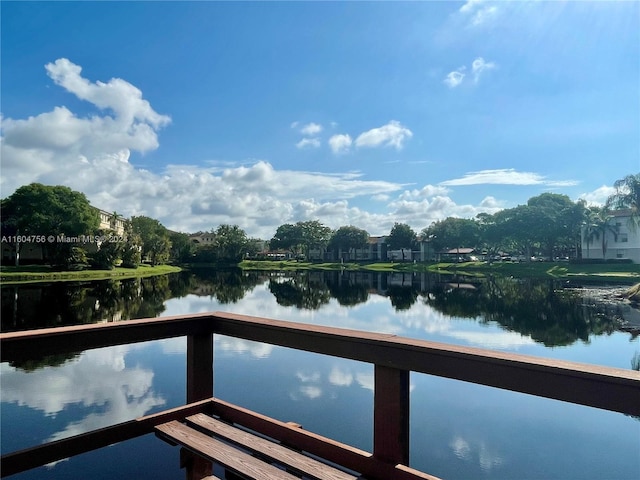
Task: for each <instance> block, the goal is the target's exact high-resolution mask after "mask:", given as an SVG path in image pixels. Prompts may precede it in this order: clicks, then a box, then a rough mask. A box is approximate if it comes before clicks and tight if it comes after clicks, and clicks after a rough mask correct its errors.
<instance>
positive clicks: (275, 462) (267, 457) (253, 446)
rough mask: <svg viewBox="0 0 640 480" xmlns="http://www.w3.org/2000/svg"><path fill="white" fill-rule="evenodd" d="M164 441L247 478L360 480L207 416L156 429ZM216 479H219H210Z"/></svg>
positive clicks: (300, 453)
mask: <svg viewBox="0 0 640 480" xmlns="http://www.w3.org/2000/svg"><path fill="white" fill-rule="evenodd" d="M155 431H156V435H157V436H159V437H160V438H162V439H163V440H165V441H167V442H169V443H171V444H175V445H181V446H182V447H184V448H186V449H187V450H189V451H191V452H193V453H195V454H197V455H199V456H201V457H202V458H205V459H207V460H209V461H212V462H215V463H218V464H220V465H222V466H223V467H224V468H225V469H227V470H229V471H231V472H233V473H235V474H237V475H240V476H241V477H243V478H248V479H255V480H271V479H273V480H299V479H300V478H305V479H306V478H308V479H315V480H356V479H358V478H360V477H359V476H357V475H354V474H350V473H347V472H345V471H342V470H339V469H337V468H334V467H333V466H331V465H328V464H327V463H323V462H321V461H319V460H317V459H316V458H312V457H310V456H309V455H306V454H304V453H302V452H299V451H296V450H293V449H291V448H288V447H286V446H284V445H282V444H280V443H276V442H275V441H272V440H270V439H267V438H265V437H261V436H259V435H256V434H255V433H252V432H249V431H247V430H245V429H243V428H241V427H238V426H234V425H231V424H229V423H225V422H223V421H221V420H219V419H217V418H214V417H212V416H209V415H205V414H204V413H198V414H196V415H192V416H189V417H187V418H185V421H184V423H182V422H179V421H176V420H173V421H171V422H167V423H164V424H161V425H158V426H156V427H155ZM208 478H216V477H208Z"/></svg>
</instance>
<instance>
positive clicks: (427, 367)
mask: <svg viewBox="0 0 640 480" xmlns="http://www.w3.org/2000/svg"><path fill="white" fill-rule="evenodd" d="M213 334H219V335H226V336H232V337H238V338H243V339H247V340H254V341H258V342H263V343H268V344H273V345H280V346H285V347H290V348H294V349H298V350H304V351H309V352H315V353H320V354H325V355H331V356H336V357H342V358H347V359H352V360H358V361H362V362H367V363H371V364H373V365H374V366H375V380H376V381H375V387H374V388H375V391H374V452H373V458H374V459H375V461H376V462H382V463H386V464H389V465H395V464H396V463H397V464H405V465H406V464H408V452H409V430H408V428H409V389H408V375H409V372H412V371H413V372H418V373H425V374H431V375H438V376H441V377H446V378H452V379H457V380H462V381H467V382H473V383H477V384H481V385H487V386H492V387H498V388H502V389H507V390H512V391H516V392H522V393H527V394H532V395H537V396H541V397H547V398H551V399H556V400H562V401H568V402H571V403H576V404H581V405H587V406H591V407H597V408H602V409H606V410H611V411H616V412H621V413H625V414H628V415H640V372H637V371H633V370H624V369H619V368H611V367H604V366H597V365H587V364H581V363H576V362H568V361H562V360H553V359H545V358H539V357H533V356H526V355H520V354H514V353H506V352H496V351H490V350H485V349H479V348H472V347H462V346H455V345H448V344H442V343H436V342H430V341H425V340H416V339H411V338H406V337H398V336H396V335H393V334H385V333H374V332H364V331H357V330H347V329H342V328H335V327H325V326H318V325H308V324H302V323H294V322H284V321H280V320H273V319H266V318H259V317H249V316H245V315H238V314H232V313H222V312H214V313H204V314H195V315H183V316H174V317H164V318H153V319H142V320H129V321H123V322H117V323H108V324H92V325H81V326H71V327H61V328H51V329H42V330H31V331H21V332H9V333H1V334H0V352H1V360H2V361H5V362H6V361H17V360H23V359H30V358H33V357H38V356H43V355H50V354H53V353H65V352H73V351H83V350H88V349H92V348H99V347H106V346H113V345H122V344H128V343H135V342H142V341H149V340H156V339H162V338H170V337H179V336H187V337H188V352H187V400H188V402H197V401H199V400H203V399H205V398H208V397H211V396H212V395H213V365H212V363H213V358H212V357H213V341H212V335H213ZM145 425H146V427H145V429H142V430H144V431H145V433H146V432H148V426H149V425H151V423H149V422H147V423H146V424H145ZM142 430H141V429H140V427H139V426H136V427H135V428H133V427H125V428H123V429H122V430H120V429H118V428H115V429H114V428H112V429H105V431H104V434H103V435H101V433H100V432H99V431H96V432H89V433H87V434H83V435H85V438H87V437H86V436H89V437H91V438H92V439H94V440H95V441H94V444H95V445H101V444H102V443H101V442H104V441H107V440H108V441H109V442H110V443H113V442H114V441H115V440H114V437H115V436H117V435H115V432H127V435H125V436H123V437H122V438H120V440H125V439H128V438H131V436H132V435H133V434H138V432H141V431H142ZM376 432H378V433H376ZM107 434H108V437H107ZM140 434H142V433H140ZM376 435H377V440H376V438H375V436H376ZM102 436H105V438H106V439H107V440H105V439H102ZM389 438H393V439H394V440H393V441H388V439H389ZM66 446H68V447H69V448H68V449H66ZM71 447H73V448H71ZM78 448H80V450H82V442H81V441H78V440H77V437H71V438H69V439H65V440H60V441H58V442H56V445H55V449H54V448H52V446H51V444H45V445H43V446H39V447H34V448H32V449H29V450H28V453H29V455H30V456H31V459H32V460H33V461H32V463H29V462H28V461H26V460H25V458H26V457H25V454H22V453H21V452H18V453H13V454H9V455H5V456H3V457H2V462H3V468H2V475H3V476H5V475H7V474H8V473H7V472H8V471H14V470H16V468H17V467H16V466H15V462H14V464H12V466H11V468H10V469H9V470H8V471H7V470H6V469H5V462H6V461H13V460H15V459H20V462H22V463H20V468H19V469H18V470H17V471H22V470H24V469H25V468H33V467H35V466H38V465H42V464H43V463H34V462H35V458H37V457H38V452H46V455H44V456H43V457H42V458H51V452H54V451H55V452H57V455H63V454H64V453H67V455H66V456H69V455H70V454H76V453H80V452H79V450H78ZM93 448H98V447H92V448H87V449H86V450H84V451H89V450H91V449H93ZM61 452H62V453H61ZM29 455H27V456H29ZM61 458H64V456H63V457H61ZM48 461H51V460H48ZM25 462H26V463H25ZM45 463H46V462H45Z"/></svg>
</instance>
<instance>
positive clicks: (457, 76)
mask: <svg viewBox="0 0 640 480" xmlns="http://www.w3.org/2000/svg"><path fill="white" fill-rule="evenodd" d="M463 71H464V67H460V68H459V69H458V70H454V71H453V72H449V73H448V74H447V76H446V77H445V79H444V80H443V82H444V83H445V85H447V86H448V87H449V88H456V87H457V86H458V85H460V84H461V83H462V80H464V76H465V74H464V73H462V72H463Z"/></svg>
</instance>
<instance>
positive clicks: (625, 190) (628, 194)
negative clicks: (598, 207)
mask: <svg viewBox="0 0 640 480" xmlns="http://www.w3.org/2000/svg"><path fill="white" fill-rule="evenodd" d="M613 186H614V187H615V189H616V193H614V194H613V195H611V196H610V197H609V198H608V199H607V208H616V209H622V208H624V209H629V210H630V211H631V216H630V219H629V225H630V226H631V227H632V228H633V229H634V230H635V229H636V228H638V227H639V226H640V173H637V174H635V175H627V176H626V177H624V178H622V179H620V180H616V182H615V183H614V184H613Z"/></svg>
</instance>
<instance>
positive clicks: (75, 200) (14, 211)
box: [0, 173, 640, 268]
mask: <svg viewBox="0 0 640 480" xmlns="http://www.w3.org/2000/svg"><path fill="white" fill-rule="evenodd" d="M614 187H615V193H614V194H613V195H611V196H610V197H609V199H608V201H607V202H606V204H605V205H604V206H602V207H597V206H588V205H587V204H586V203H585V202H584V201H583V200H579V201H577V202H573V201H572V200H571V199H570V198H569V197H568V196H567V195H561V194H556V193H543V194H541V195H538V196H535V197H532V198H530V199H529V200H528V201H527V203H526V204H524V205H518V206H517V207H514V208H508V209H504V210H501V211H499V212H497V213H495V214H488V213H481V214H479V215H477V216H476V217H475V218H473V219H465V218H456V217H448V218H445V219H443V220H440V221H436V222H433V223H432V224H430V225H429V226H427V227H425V228H423V229H422V230H421V231H420V232H419V233H418V232H416V231H415V230H413V229H412V228H411V227H410V226H409V225H407V224H405V223H395V224H394V225H393V227H392V228H391V230H390V232H389V234H388V235H387V236H386V239H385V244H386V248H387V249H388V250H401V251H402V252H403V256H404V251H405V250H414V249H416V248H417V246H418V243H419V242H428V244H429V249H430V251H431V252H441V251H447V250H452V249H457V248H473V249H476V250H478V251H483V252H486V253H488V254H497V253H498V252H508V253H511V254H520V255H523V256H525V257H526V258H530V257H531V256H532V255H534V254H538V255H543V256H546V257H549V258H553V257H555V256H563V257H580V255H581V252H580V247H581V243H582V240H583V238H582V236H581V235H584V240H585V242H586V243H587V245H589V244H591V243H595V242H599V243H598V244H599V245H600V246H601V248H602V250H603V254H604V253H605V252H606V248H607V244H606V239H607V232H608V231H611V229H612V228H614V227H613V225H612V223H611V222H610V218H611V211H612V210H615V209H628V210H629V212H630V219H631V226H632V227H633V228H638V226H640V173H638V174H634V175H627V176H626V177H624V178H623V179H620V180H618V181H616V182H615V184H614ZM0 208H1V211H2V218H1V229H2V240H3V244H6V245H10V246H11V247H12V248H13V249H14V251H15V258H16V261H17V260H18V259H19V251H20V248H21V242H20V240H21V239H24V238H35V239H37V240H44V241H42V242H41V247H42V250H43V256H44V258H45V260H46V261H47V262H48V263H51V264H53V265H57V266H61V267H63V268H82V267H83V266H94V267H99V268H112V267H113V265H115V264H121V265H122V266H126V267H132V268H135V267H137V266H138V265H139V264H140V263H141V262H142V261H143V260H144V261H146V262H148V263H151V264H152V265H157V264H162V263H167V262H176V263H220V262H225V263H237V262H239V261H240V260H242V259H243V258H246V257H253V256H255V255H257V254H258V253H260V252H261V251H264V250H265V248H266V249H269V250H272V251H274V250H275V251H277V250H280V251H289V252H292V253H293V254H294V255H297V256H299V257H304V258H309V256H310V255H309V254H310V252H311V250H317V251H321V252H323V251H334V252H338V251H342V252H353V251H354V250H358V249H364V248H367V246H368V242H369V238H370V235H369V233H368V232H367V231H366V230H364V229H361V228H358V227H355V226H353V225H345V226H341V227H339V228H337V229H335V230H333V229H331V228H329V227H328V226H326V225H324V224H322V223H321V222H320V221H318V220H310V221H301V222H297V223H287V224H284V225H280V226H279V227H278V228H277V229H276V232H275V234H274V236H273V237H272V238H271V239H270V240H268V241H262V240H260V239H256V238H250V237H249V236H248V235H247V234H246V232H245V231H244V230H243V229H242V228H240V227H239V226H237V225H226V224H225V225H220V226H218V228H216V229H212V230H211V231H210V232H208V235H209V236H210V238H211V239H212V241H211V242H208V243H207V244H206V245H202V246H196V245H195V244H194V243H193V241H192V239H191V238H190V236H189V235H188V234H186V233H180V232H173V231H170V230H168V229H167V228H166V227H165V226H164V225H162V224H161V223H160V222H159V221H158V220H156V219H153V218H150V217H146V216H134V217H132V218H131V219H128V220H127V219H123V218H122V216H121V215H119V214H118V213H117V212H113V213H112V214H111V217H110V228H107V229H100V218H99V212H98V210H97V209H96V208H94V207H92V206H91V205H90V203H89V201H88V200H87V198H86V196H85V195H84V194H83V193H80V192H76V191H73V190H71V189H70V188H68V187H65V186H46V185H42V184H39V183H32V184H30V185H25V186H22V187H20V188H18V189H17V190H16V191H15V192H14V193H13V194H12V195H11V196H9V197H8V198H6V199H2V200H1V205H0ZM118 221H121V222H122V223H123V225H124V232H123V233H122V234H120V233H119V232H117V229H116V225H117V223H118ZM199 233H202V232H199ZM87 235H94V236H99V238H102V239H103V240H102V241H101V242H100V244H99V245H98V248H97V249H94V250H95V251H90V252H89V253H88V251H89V250H91V249H87V248H83V247H82V245H80V244H78V243H77V242H76V243H73V242H69V243H66V242H64V241H57V240H58V239H59V238H60V236H64V237H67V238H74V237H81V236H87ZM49 236H53V237H55V239H56V241H53V242H52V241H46V238H49ZM110 240H111V241H110ZM3 261H4V259H3Z"/></svg>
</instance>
